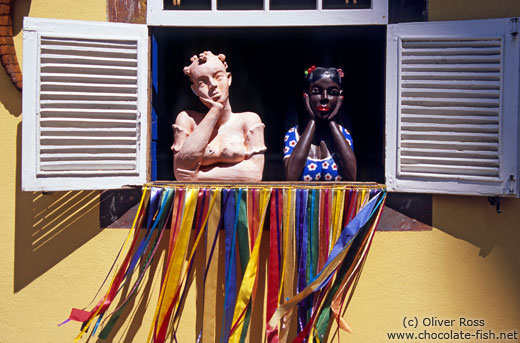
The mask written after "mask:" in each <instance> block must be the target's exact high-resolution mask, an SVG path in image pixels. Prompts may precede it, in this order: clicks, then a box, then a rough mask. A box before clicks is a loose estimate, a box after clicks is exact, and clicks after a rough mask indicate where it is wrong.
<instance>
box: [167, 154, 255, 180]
mask: <svg viewBox="0 0 520 343" xmlns="http://www.w3.org/2000/svg"><path fill="white" fill-rule="evenodd" d="M263 167H264V155H263V154H256V155H253V156H251V157H250V158H248V159H246V160H243V161H241V162H238V163H235V164H219V165H216V166H213V167H209V168H205V169H203V170H196V171H193V170H185V169H178V168H177V169H175V178H176V179H177V180H178V181H228V182H237V181H238V182H258V181H261V180H262V173H263Z"/></svg>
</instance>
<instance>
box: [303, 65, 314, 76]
mask: <svg viewBox="0 0 520 343" xmlns="http://www.w3.org/2000/svg"><path fill="white" fill-rule="evenodd" d="M314 70H316V66H311V67H310V68H307V70H306V71H305V76H307V75H309V74H310V73H312V72H313V71H314Z"/></svg>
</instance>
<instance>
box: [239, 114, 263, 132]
mask: <svg viewBox="0 0 520 343" xmlns="http://www.w3.org/2000/svg"><path fill="white" fill-rule="evenodd" d="M239 115H240V118H241V119H242V122H243V123H244V127H246V128H248V129H251V128H253V127H255V126H257V125H259V124H262V125H263V123H262V119H260V116H259V115H258V114H256V113H255V112H242V113H239Z"/></svg>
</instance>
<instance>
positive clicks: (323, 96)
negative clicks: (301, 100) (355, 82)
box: [304, 66, 344, 120]
mask: <svg viewBox="0 0 520 343" xmlns="http://www.w3.org/2000/svg"><path fill="white" fill-rule="evenodd" d="M305 74H306V76H305V91H304V92H305V94H306V95H308V97H309V105H310V110H311V111H312V114H313V115H314V117H315V118H318V119H328V120H330V119H332V118H333V117H334V116H335V115H336V114H337V112H338V110H339V107H340V106H341V103H342V101H343V96H342V95H341V93H342V92H343V89H342V88H341V79H342V78H343V76H344V74H343V71H342V70H341V69H336V68H322V67H317V68H316V67H315V66H312V67H310V68H309V69H307V70H306V72H305Z"/></svg>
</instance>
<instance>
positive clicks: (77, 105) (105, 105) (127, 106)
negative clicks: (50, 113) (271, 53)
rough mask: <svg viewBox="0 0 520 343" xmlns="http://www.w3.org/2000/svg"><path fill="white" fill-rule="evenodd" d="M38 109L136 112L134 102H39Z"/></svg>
mask: <svg viewBox="0 0 520 343" xmlns="http://www.w3.org/2000/svg"><path fill="white" fill-rule="evenodd" d="M40 107H41V108H42V109H57V108H70V109H75V110H81V109H99V110H102V111H104V110H112V109H121V110H137V104H136V102H135V101H93V100H92V101H89V100H41V101H40Z"/></svg>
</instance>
